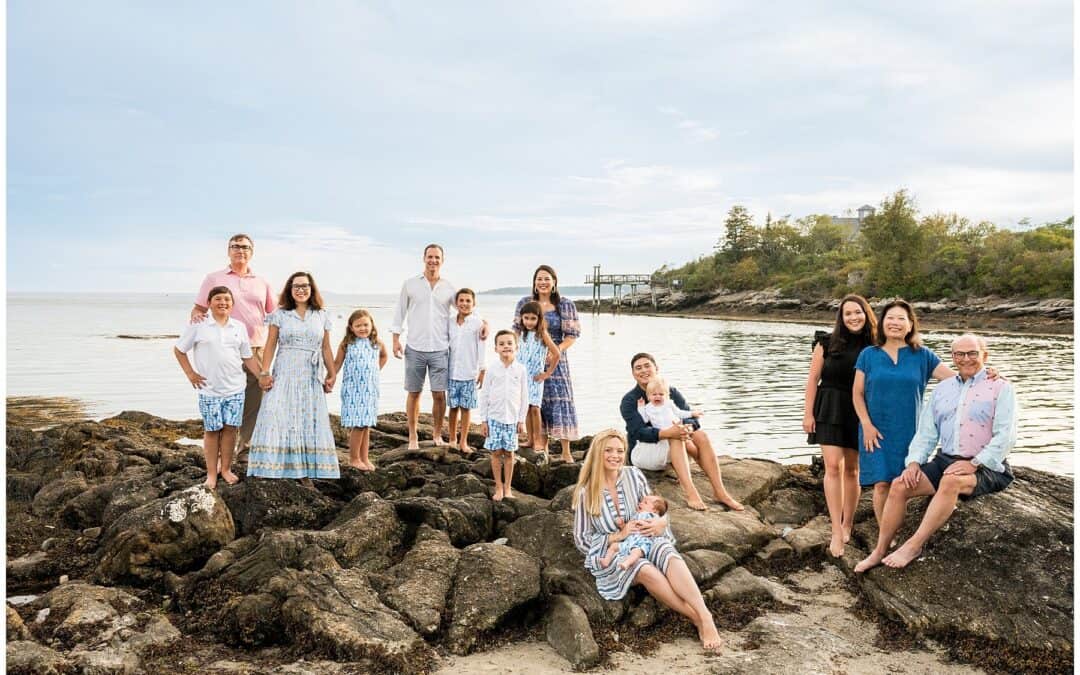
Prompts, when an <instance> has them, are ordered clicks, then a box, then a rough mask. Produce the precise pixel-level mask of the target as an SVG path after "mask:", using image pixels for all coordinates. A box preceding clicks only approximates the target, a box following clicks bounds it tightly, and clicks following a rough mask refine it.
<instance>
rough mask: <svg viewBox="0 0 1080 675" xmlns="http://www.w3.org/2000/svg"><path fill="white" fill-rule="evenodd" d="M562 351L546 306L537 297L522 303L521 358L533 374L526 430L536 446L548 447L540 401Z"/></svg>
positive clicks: (538, 448)
mask: <svg viewBox="0 0 1080 675" xmlns="http://www.w3.org/2000/svg"><path fill="white" fill-rule="evenodd" d="M561 356H562V352H560V351H559V348H558V346H556V345H555V342H554V341H553V340H552V339H551V336H550V335H548V330H547V322H546V321H544V310H543V309H542V308H541V307H540V303H539V302H536V301H535V300H534V301H532V302H526V303H525V304H524V305H522V306H521V349H519V350H518V355H517V360H518V361H520V362H521V363H522V364H524V365H525V371H526V372H527V373H528V374H529V412H528V414H527V416H526V417H525V432H526V434H527V435H528V439H529V440H528V441H527V442H528V444H529V445H530V446H531V447H532V449H533V450H546V448H545V447H544V446H543V441H542V440H541V439H542V438H543V435H544V428H543V422H542V421H541V420H540V404H541V402H542V401H543V399H544V380H546V379H548V378H549V377H551V374H552V373H554V372H555V367H556V366H558V365H559V357H561Z"/></svg>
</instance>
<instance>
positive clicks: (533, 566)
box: [446, 544, 540, 654]
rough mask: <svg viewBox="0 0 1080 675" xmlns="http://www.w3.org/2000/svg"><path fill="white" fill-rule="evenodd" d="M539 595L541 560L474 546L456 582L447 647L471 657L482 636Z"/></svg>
mask: <svg viewBox="0 0 1080 675" xmlns="http://www.w3.org/2000/svg"><path fill="white" fill-rule="evenodd" d="M539 595H540V561H539V560H537V559H536V558H534V557H532V556H530V555H528V554H526V553H523V552H522V551H519V550H517V549H515V548H511V547H509V546H500V545H498V544H475V545H473V546H470V547H469V548H467V549H465V551H464V552H463V553H462V555H461V559H460V560H459V561H458V570H457V576H456V577H455V578H454V592H453V598H452V600H451V603H450V614H451V617H452V619H451V621H450V629H449V631H447V637H446V644H447V646H448V647H449V648H450V651H451V652H453V653H455V654H467V653H468V652H469V651H470V650H471V649H472V647H473V645H475V644H476V642H477V640H478V639H479V638H480V636H481V634H482V633H484V632H485V631H489V630H491V629H492V628H495V627H496V626H497V625H498V624H499V622H500V621H502V620H503V618H504V617H506V616H507V615H508V614H509V613H510V612H512V611H513V610H515V609H517V608H518V607H520V606H522V605H524V604H525V603H528V602H530V601H532V600H534V599H536V598H537V596H539Z"/></svg>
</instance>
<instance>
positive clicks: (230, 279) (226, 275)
mask: <svg viewBox="0 0 1080 675" xmlns="http://www.w3.org/2000/svg"><path fill="white" fill-rule="evenodd" d="M215 286H225V287H227V288H228V289H229V290H230V291H232V293H233V308H232V313H231V316H232V318H233V319H236V320H237V321H239V322H240V323H242V324H244V326H245V327H246V328H247V332H248V339H250V340H251V346H252V347H264V346H266V335H267V328H266V325H265V321H264V320H265V319H266V315H267V314H269V313H270V312H273V311H274V310H275V309H276V308H277V302H276V301H275V300H274V294H273V293H272V292H271V291H270V284H269V283H267V282H266V280H265V279H263V278H262V277H257V276H255V275H254V274H253V273H252V272H251V268H248V272H247V274H244V275H239V274H237V273H236V272H234V271H233V270H232V268H231V267H226V268H225V269H223V270H221V271H219V272H211V273H210V274H207V275H206V278H205V279H203V282H202V286H199V293H198V295H196V296H195V304H196V305H199V306H201V307H208V306H209V305H210V301H209V299H207V297H206V296H207V294H208V293H210V289H211V288H214V287H215Z"/></svg>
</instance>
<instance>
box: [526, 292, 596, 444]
mask: <svg viewBox="0 0 1080 675" xmlns="http://www.w3.org/2000/svg"><path fill="white" fill-rule="evenodd" d="M532 299H533V298H532V296H529V295H526V296H525V297H523V298H522V299H521V300H519V301H518V304H517V307H516V308H515V309H514V330H515V331H517V333H518V334H519V335H520V334H521V331H522V326H521V308H522V307H523V306H524V305H525V303H527V302H531V301H532ZM544 321H545V322H546V323H547V329H548V335H550V336H551V339H552V341H554V342H555V344H559V343H560V342H562V341H563V338H564V337H572V338H578V337H581V322H580V321H579V320H578V313H577V307H576V306H575V305H574V301H573V300H571V299H570V298H559V304H558V306H557V307H556V308H555V309H554V310H552V311H550V312H544ZM540 419H541V420H542V421H543V424H544V433H545V434H547V436H548V437H549V438H552V439H555V440H564V439H565V440H570V441H576V440H577V439H578V420H577V409H576V408H575V407H574V387H573V385H572V384H571V383H570V358H569V354H567V353H566V352H563V355H562V358H560V359H559V365H557V366H555V372H554V373H552V374H551V377H549V378H548V379H547V380H546V381H545V382H544V398H543V401H542V402H541V404H540Z"/></svg>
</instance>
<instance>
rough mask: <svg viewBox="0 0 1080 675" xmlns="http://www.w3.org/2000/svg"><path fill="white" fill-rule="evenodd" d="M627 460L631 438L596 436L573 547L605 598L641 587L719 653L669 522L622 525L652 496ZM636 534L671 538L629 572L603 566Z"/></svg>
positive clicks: (585, 468) (578, 491)
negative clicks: (607, 557)
mask: <svg viewBox="0 0 1080 675" xmlns="http://www.w3.org/2000/svg"><path fill="white" fill-rule="evenodd" d="M634 414H635V415H637V412H636V411H635V412H634ZM625 461H626V437H625V436H624V435H623V434H622V433H621V432H619V431H616V430H614V429H606V430H604V431H601V432H600V433H598V434H596V435H595V436H593V439H592V443H591V444H590V445H589V451H588V452H587V453H586V454H585V460H584V461H583V462H582V464H581V471H580V472H579V474H578V481H577V484H576V485H575V486H574V491H573V504H574V546H575V547H577V549H578V551H580V552H581V554H582V555H583V556H584V557H585V561H584V562H585V569H586V570H588V571H589V572H590V573H591V574H592V575H593V577H594V578H595V579H596V591H597V593H599V594H600V597H602V598H604V599H605V600H621V599H622V598H623V597H625V596H626V592H627V591H628V590H630V587H631V586H633V585H634V584H641V585H642V586H644V587H645V590H647V591H648V592H649V594H650V595H652V596H653V597H654V598H656V600H657V601H658V602H660V603H663V604H664V605H666V606H667V607H670V608H671V609H673V610H674V611H676V612H678V613H680V614H682V615H683V616H685V617H686V618H688V619H690V621H692V622H693V623H694V626H695V627H696V628H697V631H698V637H699V638H700V639H701V644H702V646H703V647H704V648H705V650H706V651H716V650H719V649H720V646H721V642H720V634H719V633H718V632H717V630H716V623H715V622H714V621H713V616H712V614H711V613H710V612H709V608H708V607H706V606H705V600H704V599H703V598H702V596H701V589H699V588H698V585H697V582H695V581H694V576H693V574H691V573H690V568H689V567H687V566H686V562H685V561H684V560H683V558H682V556H681V555H679V552H678V551H676V550H675V544H674V541H675V540H674V537H673V535H672V534H671V530H670V528H668V521H667V517H665V516H659V517H656V518H649V519H647V520H627V521H626V522H623V519H624V514H626V515H629V514H630V512H631V509H633V508H634V505H635V504H637V503H639V502H640V501H641V499H642V497H645V496H646V495H648V494H649V483H648V481H647V480H645V474H643V473H641V470H640V469H638V468H636V467H633V466H626V465H625ZM619 523H621V525H620V524H619ZM635 532H636V533H638V534H646V535H650V536H654V537H655V536H657V535H666V536H667V537H668V538H667V539H662V540H656V541H654V542H653V544H654V545H653V547H652V550H651V551H649V553H648V554H647V555H645V556H643V557H642V558H641V559H640V560H638V561H637V562H635V563H633V564H632V565H630V566H628V567H627V568H626V569H620V568H619V566H618V565H608V566H607V567H603V566H601V565H600V558H602V557H603V556H604V553H605V552H606V551H607V550H608V547H609V546H611V544H613V543H616V542H621V541H624V540H626V539H628V538H629V537H630V535H631V534H633V533H635Z"/></svg>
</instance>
